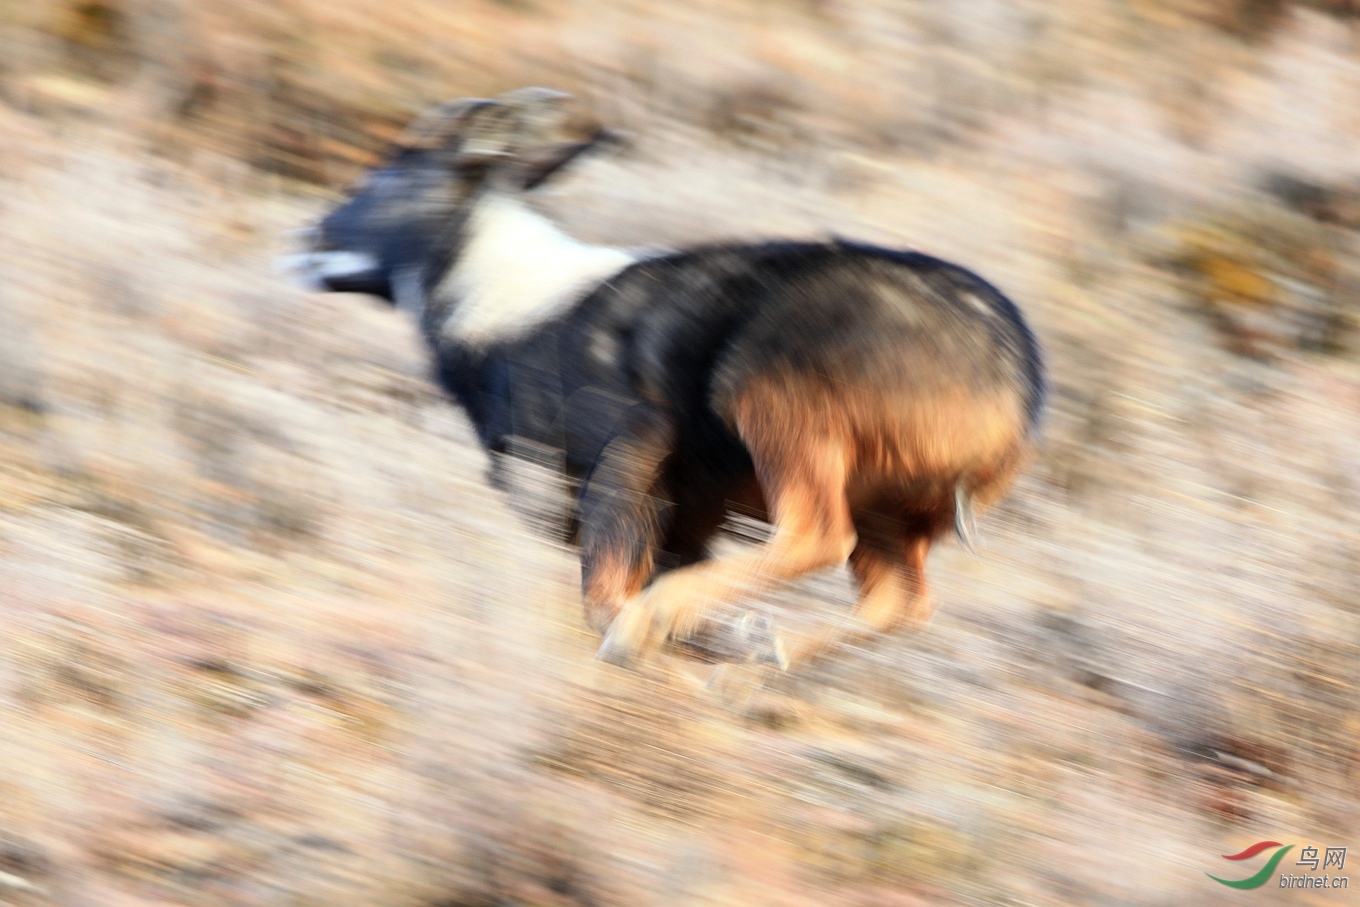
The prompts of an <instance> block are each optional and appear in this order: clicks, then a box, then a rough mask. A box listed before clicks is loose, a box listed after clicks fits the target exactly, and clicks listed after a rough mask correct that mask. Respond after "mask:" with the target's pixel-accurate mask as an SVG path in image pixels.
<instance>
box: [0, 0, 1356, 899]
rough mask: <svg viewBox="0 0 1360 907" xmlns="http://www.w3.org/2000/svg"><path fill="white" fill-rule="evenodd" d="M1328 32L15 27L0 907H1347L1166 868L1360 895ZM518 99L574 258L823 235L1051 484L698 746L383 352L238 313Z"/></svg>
mask: <svg viewBox="0 0 1360 907" xmlns="http://www.w3.org/2000/svg"><path fill="white" fill-rule="evenodd" d="M1358 13H1360V9H1357V7H1356V6H1355V4H1354V3H1353V2H1348V0H1042V2H1041V0H1026V2H1018V0H1017V2H1003V0H935V2H889V0H877V2H876V0H686V2H671V3H644V2H640V0H575V2H560V3H557V2H550V0H459V2H453V0H447V2H440V0H270V2H260V0H0V902H3V903H15V904H21V905H45V904H62V905H81V907H85V905H88V907H120V905H153V904H155V905H163V904H188V905H328V907H344V905H379V904H381V905H392V907H402V905H412V907H436V905H438V907H484V905H601V907H604V905H630V907H632V905H687V904H695V905H699V904H723V905H762V907H763V905H790V907H795V905H797V907H803V905H808V907H811V905H826V904H845V905H852V907H853V905H863V907H869V905H874V907H907V905H922V904H942V905H955V904H968V905H981V904H1003V905H1059V904H1111V905H1114V904H1119V905H1168V907H1169V905H1183V904H1187V903H1196V904H1224V905H1228V904H1238V903H1241V902H1242V901H1243V899H1245V898H1247V897H1251V898H1254V899H1255V900H1256V902H1258V903H1280V904H1285V903H1288V904H1332V903H1338V904H1339V903H1354V901H1353V900H1348V899H1354V898H1355V896H1356V895H1355V893H1354V891H1342V892H1334V891H1326V892H1321V891H1297V890H1289V891H1281V890H1279V889H1278V887H1277V886H1276V883H1274V882H1271V883H1269V884H1268V885H1267V886H1266V887H1265V888H1263V889H1261V890H1259V891H1256V892H1250V893H1248V892H1241V891H1235V890H1232V889H1229V888H1224V887H1222V886H1220V885H1218V884H1217V883H1215V882H1213V881H1211V880H1209V879H1208V878H1206V876H1205V872H1206V871H1207V872H1212V873H1213V874H1215V875H1220V876H1223V877H1226V878H1238V877H1243V876H1246V875H1249V874H1250V871H1254V869H1255V868H1256V867H1257V866H1258V865H1259V864H1260V862H1261V859H1258V860H1256V861H1254V862H1250V861H1249V862H1243V863H1235V864H1234V863H1226V862H1224V861H1223V859H1222V858H1221V856H1220V855H1221V854H1225V853H1236V852H1237V851H1240V850H1242V849H1243V848H1244V847H1246V846H1247V845H1248V844H1251V843H1252V842H1255V841H1260V840H1267V839H1268V840H1274V841H1279V842H1284V843H1293V844H1296V845H1297V848H1301V847H1303V846H1306V845H1309V844H1311V845H1313V846H1317V847H1319V848H1320V849H1321V848H1324V847H1341V846H1350V847H1352V848H1360V793H1358V792H1360V575H1358V574H1360V546H1358V545H1357V541H1358V540H1360V518H1358V517H1357V516H1356V509H1357V504H1360V232H1357V231H1358V230H1360V151H1358V148H1360V145H1358V143H1360V18H1356V16H1357V14H1358ZM525 84H543V85H550V86H553V87H557V88H562V89H565V90H568V91H571V92H573V93H575V94H576V95H577V96H578V98H579V102H580V109H581V110H582V111H584V114H583V115H590V116H594V117H597V118H599V119H600V120H603V121H605V122H607V123H608V124H610V125H612V126H616V127H620V128H622V129H625V130H628V131H629V132H631V133H632V136H633V141H632V146H631V148H630V149H629V150H628V151H626V152H625V153H623V154H620V155H618V156H616V157H614V158H611V159H597V160H592V161H590V162H587V163H585V164H583V165H582V166H581V167H579V169H578V171H577V172H576V173H575V174H574V175H573V176H572V177H571V178H569V179H566V180H563V181H562V183H561V185H560V187H554V188H553V189H551V190H550V191H548V192H546V193H545V194H544V197H543V204H544V205H545V207H546V208H548V209H549V210H551V211H553V212H554V213H555V214H556V215H557V216H559V217H560V218H562V219H563V221H564V222H565V223H566V224H568V225H569V227H570V228H571V229H572V230H574V231H575V232H576V233H577V234H578V235H580V236H583V237H585V238H588V239H592V240H599V241H607V242H610V243H614V244H619V245H650V244H657V243H671V244H674V243H682V242H686V241H692V240H697V239H704V238H715V237H735V236H748V235H766V236H782V235H799V236H819V235H820V236H826V235H830V234H832V233H836V234H840V235H848V236H854V237H858V238H863V239H867V240H871V241H878V242H884V243H890V244H894V245H899V246H903V247H911V248H917V249H921V250H923V251H926V252H930V253H933V254H936V255H939V256H942V257H945V258H948V259H951V260H954V261H957V262H959V263H961V264H964V265H966V266H969V267H971V268H973V269H975V270H977V271H979V272H980V273H982V274H983V275H984V276H986V277H988V278H989V279H991V280H992V281H994V282H995V283H997V284H998V285H999V286H1000V287H1001V288H1003V289H1004V290H1005V291H1006V292H1008V293H1009V294H1011V295H1012V296H1013V297H1014V298H1015V299H1016V300H1017V301H1018V302H1019V303H1020V305H1021V306H1022V307H1023V308H1024V309H1025V310H1026V312H1027V313H1028V314H1029V315H1030V317H1031V319H1032V320H1033V322H1034V323H1035V326H1036V328H1037V330H1038V332H1039V334H1040V337H1041V339H1042V341H1043V342H1044V344H1045V346H1046V349H1047V352H1048V357H1049V360H1050V365H1051V369H1052V375H1053V385H1054V388H1053V399H1052V406H1051V410H1050V415H1049V418H1048V420H1047V423H1046V429H1045V440H1044V446H1043V451H1042V454H1041V456H1040V457H1039V458H1038V459H1037V461H1036V462H1035V463H1034V465H1033V467H1032V468H1031V469H1030V471H1029V472H1028V474H1027V475H1026V477H1025V478H1024V479H1023V480H1022V481H1021V483H1020V485H1019V486H1018V488H1017V489H1016V491H1015V493H1014V494H1013V495H1012V496H1011V497H1010V498H1009V499H1008V500H1007V501H1006V503H1005V504H1004V505H1003V506H1002V507H1001V508H1000V509H998V510H997V511H995V512H993V513H992V514H990V515H989V516H988V517H987V518H986V519H985V520H984V521H983V523H982V532H983V536H984V542H985V544H984V549H983V551H982V554H981V556H979V557H976V558H970V557H968V556H967V555H965V554H964V553H963V552H962V551H960V550H959V549H958V548H957V547H955V546H950V545H946V546H944V547H942V548H941V549H938V550H937V551H936V553H935V555H934V556H933V558H932V572H933V577H934V580H935V583H936V587H937V594H938V597H939V601H940V609H939V611H938V613H937V616H936V617H935V619H934V621H933V622H932V623H931V624H930V625H929V626H928V627H927V628H926V629H925V630H924V631H922V632H920V633H919V634H916V635H914V636H912V635H905V636H900V637H895V638H891V639H886V640H884V641H882V642H881V643H879V644H878V645H875V646H873V647H870V648H868V649H862V650H854V651H849V652H843V653H841V654H840V655H839V656H837V657H835V658H833V659H831V660H829V661H828V662H827V663H825V664H822V665H819V666H817V667H814V668H810V669H807V670H805V671H803V672H800V673H796V674H792V675H788V676H774V677H766V678H762V677H750V678H746V679H745V680H746V687H745V688H743V689H740V690H739V691H738V693H737V694H736V701H735V703H734V702H733V701H732V697H731V696H728V697H727V698H726V700H725V699H724V697H717V696H714V695H711V694H705V693H700V692H697V691H696V690H695V689H693V687H692V686H691V685H690V684H689V683H688V681H687V680H686V675H684V674H683V673H680V672H679V671H678V670H677V669H676V668H675V666H674V665H670V664H668V663H665V662H663V663H659V664H656V665H653V666H650V667H648V668H646V669H645V670H643V671H642V672H639V673H626V672H622V671H619V670H617V669H613V668H607V667H603V666H599V665H598V664H596V663H595V662H593V661H592V660H591V655H592V653H593V650H594V645H595V642H596V641H595V639H594V638H593V637H592V636H591V635H590V634H589V633H588V632H586V631H585V629H584V628H583V625H582V621H581V619H580V616H579V604H578V593H577V582H578V574H577V569H576V566H575V560H574V557H573V555H572V554H571V552H569V551H567V550H566V549H564V548H561V547H558V546H555V545H554V544H553V543H551V542H550V541H549V540H548V539H547V538H546V537H545V536H543V535H542V534H539V533H535V532H534V531H532V530H531V528H529V527H530V523H531V522H532V520H526V519H525V518H524V515H523V514H520V515H516V513H515V512H514V511H513V510H512V509H511V508H510V507H508V506H507V502H506V499H505V498H504V497H503V496H500V495H498V494H495V493H493V492H492V491H490V490H489V489H488V488H487V487H486V486H485V483H484V482H483V474H484V472H485V468H486V461H485V459H484V458H483V456H482V454H481V453H480V452H478V451H477V449H476V448H475V445H474V443H473V439H472V437H471V434H470V432H469V430H468V427H467V425H466V424H465V423H464V421H463V419H462V417H461V416H460V415H459V414H458V413H457V412H456V411H455V410H454V409H453V408H452V407H451V406H450V405H449V404H447V403H446V402H445V401H444V400H443V399H441V398H440V396H439V395H438V394H437V393H436V391H435V390H434V389H433V386H432V384H431V383H430V382H429V381H428V380H427V378H426V364H425V355H424V351H423V350H422V349H421V348H420V347H419V345H418V343H417V342H416V339H415V337H414V331H413V330H412V329H411V326H410V325H408V324H407V323H405V321H404V320H403V319H402V317H401V316H400V315H398V314H397V313H394V312H392V311H390V310H387V309H386V308H384V307H382V306H379V305H377V304H375V303H372V302H371V301H368V300H364V299H360V298H357V297H344V296H336V295H332V296H320V295H309V294H307V293H305V292H303V291H301V290H298V289H294V288H292V287H290V286H289V285H288V284H287V283H286V281H285V280H284V278H283V277H281V276H279V275H278V274H276V273H275V271H274V270H273V267H272V264H271V262H272V259H273V258H274V257H275V256H276V255H279V254H281V253H285V252H287V251H290V250H289V249H288V248H287V242H286V239H285V238H284V233H285V231H286V230H287V229H288V228H290V227H297V226H302V225H305V224H307V223H308V222H310V221H311V220H312V219H314V218H315V217H316V216H317V214H318V213H319V212H321V211H322V210H324V209H325V207H326V205H327V204H329V203H330V201H331V200H333V199H334V198H336V197H337V196H338V194H339V193H340V191H341V190H342V189H343V188H344V186H345V185H347V184H348V183H349V182H350V181H351V180H352V179H354V178H355V177H356V176H357V175H358V174H359V173H361V172H362V169H363V167H364V166H365V165H368V164H371V163H372V162H374V161H375V160H376V156H377V155H378V154H380V153H381V151H382V149H383V147H384V145H385V143H386V142H387V141H389V140H390V139H391V138H392V137H393V136H394V135H395V134H396V132H397V131H398V130H399V129H400V128H401V126H402V125H404V123H405V122H406V121H407V120H408V119H409V118H410V117H412V116H413V115H414V114H416V113H417V112H419V111H420V110H421V109H422V108H424V107H425V106H426V105H428V104H431V103H434V102H437V101H441V100H445V99H447V98H451V97H458V96H465V95H488V94H493V93H498V92H500V91H503V90H505V89H508V88H513V87H517V86H520V85H525ZM524 478H525V487H524V490H523V491H522V492H516V493H514V494H512V495H511V496H510V501H509V503H510V504H515V503H516V502H518V503H520V504H524V505H526V506H525V507H523V508H520V509H521V510H525V509H527V510H528V511H530V512H532V511H533V510H534V509H535V508H541V507H543V506H546V505H544V503H543V502H544V501H545V500H547V499H548V498H546V497H545V495H548V496H549V497H550V489H542V488H537V487H535V485H534V483H535V482H536V481H538V480H540V479H542V476H541V475H536V474H532V473H530V474H526V476H525V477H524ZM539 484H542V483H541V482H539ZM531 515H532V513H531ZM848 599H849V590H848V581H847V579H846V577H845V576H843V575H839V574H838V575H834V576H831V577H828V578H825V579H824V580H822V581H820V582H819V583H817V584H814V585H812V586H809V587H805V588H803V589H801V590H798V591H797V592H795V593H794V594H792V595H790V596H785V605H786V606H787V607H788V608H789V609H790V610H791V611H792V612H795V613H794V619H799V617H800V616H801V618H802V619H807V620H815V619H832V618H834V615H835V613H836V609H837V608H840V607H843V606H844V604H845V602H846V601H848ZM762 680H763V681H765V682H764V686H763V687H760V686H759V682H760V681H762ZM1297 848H1296V850H1297ZM1262 859H1263V858H1262ZM1294 859H1295V857H1294V856H1292V855H1291V856H1289V857H1288V858H1287V860H1286V862H1285V863H1284V864H1281V866H1280V869H1279V871H1280V872H1281V873H1304V872H1305V870H1304V869H1300V868H1297V867H1296V866H1294ZM1351 859H1352V861H1355V860H1360V854H1352V856H1351ZM1346 868H1347V869H1348V870H1349V867H1346ZM1333 874H1334V875H1335V874H1344V873H1338V872H1336V871H1335V867H1333ZM1353 874H1354V875H1357V876H1360V865H1357V866H1356V867H1355V871H1354V873H1353ZM1352 887H1353V888H1355V887H1360V878H1357V879H1356V885H1355V886H1352Z"/></svg>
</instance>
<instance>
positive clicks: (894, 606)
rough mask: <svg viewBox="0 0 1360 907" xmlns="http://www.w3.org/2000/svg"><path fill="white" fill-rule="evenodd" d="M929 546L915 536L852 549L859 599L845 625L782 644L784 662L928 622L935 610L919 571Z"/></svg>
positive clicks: (798, 661)
mask: <svg viewBox="0 0 1360 907" xmlns="http://www.w3.org/2000/svg"><path fill="white" fill-rule="evenodd" d="M930 542H931V538H930V536H928V535H920V536H915V537H912V538H909V539H907V540H906V542H905V544H901V543H899V544H897V545H894V546H893V547H892V548H888V547H886V546H884V545H869V544H861V545H859V546H858V547H856V548H855V551H854V552H853V553H852V554H851V555H850V563H851V566H852V567H853V569H854V572H855V578H856V579H857V580H858V581H859V587H860V595H859V600H858V601H857V602H856V604H855V609H854V611H853V612H852V613H851V615H850V622H849V625H848V626H844V627H837V628H835V629H832V630H828V631H825V632H822V633H818V634H815V635H812V636H810V637H809V638H807V639H804V640H800V641H797V642H792V641H790V642H786V644H785V645H786V648H787V652H788V659H789V663H790V664H793V665H797V664H803V663H807V662H809V661H812V660H813V659H815V658H817V657H818V656H819V655H825V654H828V653H830V652H831V651H833V650H834V649H836V648H838V647H840V646H843V645H853V644H856V643H860V642H865V641H868V640H871V639H875V638H877V637H880V636H882V635H884V634H887V633H891V632H892V631H894V630H896V629H899V628H900V627H902V626H910V627H919V626H921V625H922V624H924V623H925V622H926V621H928V620H930V616H931V614H932V613H933V612H934V610H935V601H934V598H933V597H932V596H931V594H930V589H929V586H928V585H927V583H926V572H925V567H926V555H927V554H928V553H929V552H930Z"/></svg>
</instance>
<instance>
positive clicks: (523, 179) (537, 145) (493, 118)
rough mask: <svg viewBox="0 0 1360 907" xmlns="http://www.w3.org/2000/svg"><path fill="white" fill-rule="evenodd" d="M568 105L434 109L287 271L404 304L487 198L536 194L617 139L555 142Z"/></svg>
mask: <svg viewBox="0 0 1360 907" xmlns="http://www.w3.org/2000/svg"><path fill="white" fill-rule="evenodd" d="M567 97H568V95H565V94H563V93H561V92H557V91H552V90H550V89H546V88H523V89H519V90H517V91H512V92H509V93H508V94H505V95H502V96H501V97H499V98H496V99H495V100H488V99H482V98H464V99H462V100H457V101H449V102H447V103H444V104H440V105H438V106H436V107H434V108H432V109H430V110H428V111H426V112H425V113H423V114H421V115H420V116H419V117H417V118H416V120H415V121H414V122H412V123H411V125H410V126H408V127H407V128H406V131H405V132H404V133H402V135H401V137H400V138H399V139H398V140H397V142H396V147H395V148H394V149H393V150H392V152H391V153H389V154H388V156H387V159H386V160H385V161H384V162H383V164H382V165H381V166H379V167H377V168H375V169H373V170H371V171H369V172H368V173H367V174H366V175H365V176H364V177H363V178H362V179H361V180H360V181H359V183H358V185H357V186H356V187H355V188H354V189H353V190H352V191H351V192H350V194H349V197H348V198H347V199H346V200H345V201H343V202H341V203H340V205H339V206H338V207H336V208H335V209H333V210H332V211H331V212H330V213H329V214H327V215H326V216H325V217H324V218H322V220H321V221H320V223H318V224H317V225H316V226H314V227H311V228H308V229H305V230H301V231H299V233H300V234H301V235H302V238H303V241H304V243H305V244H306V246H307V248H306V250H305V251H304V252H302V253H300V254H296V255H290V256H287V257H286V258H285V259H283V260H282V261H281V265H282V266H283V268H284V269H285V270H287V271H290V272H292V273H294V274H296V275H298V276H299V277H300V278H301V280H302V282H303V283H304V284H306V285H307V286H309V287H311V288H313V289H318V290H332V291H337V292H352V293H368V294H370V295H373V296H379V297H381V298H383V299H386V300H388V301H389V302H394V303H395V302H400V301H401V299H400V296H401V293H402V291H401V286H402V283H403V281H404V279H405V278H406V276H409V275H411V274H420V273H421V272H423V271H425V270H426V269H428V268H430V267H432V266H436V265H438V264H439V263H440V262H441V260H442V261H444V262H447V260H448V258H447V257H448V256H450V255H453V254H455V252H456V250H457V248H458V246H459V242H460V234H461V231H462V227H463V225H464V224H465V223H466V221H467V218H468V215H469V214H470V213H471V211H472V210H473V208H474V207H475V205H476V203H477V201H478V200H479V199H480V198H482V197H483V196H484V195H485V194H486V192H487V191H488V190H494V191H498V192H524V191H528V190H531V189H534V188H536V187H537V186H540V185H542V184H543V183H544V182H546V181H547V180H548V179H550V178H551V177H552V176H553V175H554V174H556V173H558V172H559V171H560V170H562V168H563V167H565V166H566V165H567V164H568V163H570V162H571V161H572V160H574V159H575V158H577V157H579V156H580V155H581V154H582V153H584V152H586V151H588V150H590V149H591V148H595V147H599V146H600V145H602V144H609V143H613V142H616V141H617V140H618V136H617V135H616V134H615V133H613V132H611V131H609V130H607V129H602V128H598V127H596V128H593V129H592V130H591V131H590V132H589V133H588V134H587V136H586V137H585V138H584V139H578V140H557V137H558V135H559V133H561V132H563V127H564V121H565V120H566V115H565V111H564V109H563V108H564V105H563V102H564V101H565V100H566V99H567Z"/></svg>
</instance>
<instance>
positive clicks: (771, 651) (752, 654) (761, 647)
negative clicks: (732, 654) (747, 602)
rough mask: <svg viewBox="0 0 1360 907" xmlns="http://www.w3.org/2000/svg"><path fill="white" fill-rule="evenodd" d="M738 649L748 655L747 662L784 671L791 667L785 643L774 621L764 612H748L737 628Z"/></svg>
mask: <svg viewBox="0 0 1360 907" xmlns="http://www.w3.org/2000/svg"><path fill="white" fill-rule="evenodd" d="M736 634H737V639H736V643H737V646H736V647H737V649H738V650H739V651H742V652H744V653H745V654H746V661H748V662H750V663H751V664H758V665H774V666H775V667H777V668H778V669H779V670H781V671H784V670H787V669H788V667H789V659H788V656H787V655H786V654H785V652H784V642H783V640H781V639H780V638H779V632H778V631H777V630H775V628H774V619H773V618H772V617H770V615H769V614H768V613H767V612H764V611H760V612H757V611H748V612H746V614H744V615H743V616H742V618H741V620H740V621H738V622H737V626H736Z"/></svg>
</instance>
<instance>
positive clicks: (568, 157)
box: [520, 129, 625, 191]
mask: <svg viewBox="0 0 1360 907" xmlns="http://www.w3.org/2000/svg"><path fill="white" fill-rule="evenodd" d="M624 144H625V137H624V135H623V134H622V133H619V132H615V131H614V130H612V129H597V130H595V134H594V135H592V136H591V137H590V138H588V139H586V140H585V141H583V142H558V143H557V144H554V145H544V146H542V147H540V148H534V149H532V150H530V151H526V152H524V154H522V155H521V156H520V173H521V180H522V182H521V185H522V186H523V188H524V189H525V190H526V191H527V190H529V189H534V188H537V187H538V186H541V185H542V184H543V183H545V182H547V181H548V180H549V179H551V178H552V177H553V176H554V175H555V174H556V173H557V172H558V171H559V170H561V169H562V168H564V167H566V166H567V165H568V164H570V163H571V162H572V161H574V160H576V159H577V158H578V157H580V156H581V155H583V154H585V153H586V152H588V151H601V150H605V149H610V148H618V147H622V146H623V145H624Z"/></svg>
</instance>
